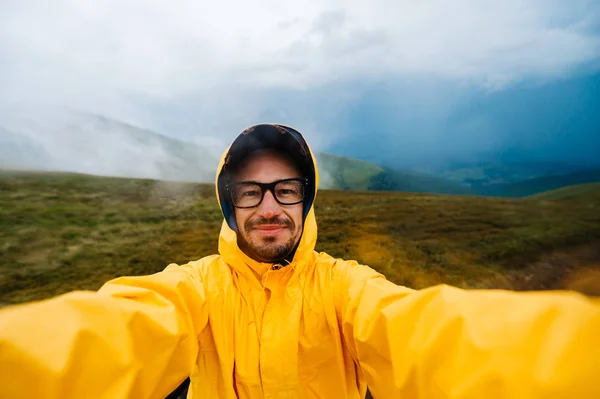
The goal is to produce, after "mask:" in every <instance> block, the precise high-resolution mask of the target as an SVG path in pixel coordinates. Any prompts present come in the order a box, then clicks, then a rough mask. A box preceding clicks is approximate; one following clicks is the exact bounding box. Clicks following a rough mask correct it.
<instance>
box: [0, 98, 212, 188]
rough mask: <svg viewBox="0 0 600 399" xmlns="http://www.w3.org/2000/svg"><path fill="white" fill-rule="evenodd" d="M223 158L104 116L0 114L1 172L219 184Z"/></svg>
mask: <svg viewBox="0 0 600 399" xmlns="http://www.w3.org/2000/svg"><path fill="white" fill-rule="evenodd" d="M219 156H220V154H217V153H216V152H214V151H208V150H207V149H206V148H204V147H201V146H199V145H196V144H192V143H186V142H182V141H179V140H176V139H172V138H170V137H167V136H163V135H161V134H158V133H155V132H153V131H150V130H146V129H142V128H139V127H135V126H132V125H129V124H127V123H123V122H120V121H116V120H113V119H109V118H106V117H103V116H99V115H95V114H89V113H83V112H75V111H69V110H65V109H62V108H61V109H59V108H48V107H44V108H31V107H28V108H12V109H6V108H4V109H0V167H1V168H9V169H37V170H53V171H70V172H80V173H88V174H96V175H107V176H119V177H139V178H155V179H162V180H179V181H200V182H202V181H208V182H212V181H214V173H215V169H216V167H217V165H218V159H219Z"/></svg>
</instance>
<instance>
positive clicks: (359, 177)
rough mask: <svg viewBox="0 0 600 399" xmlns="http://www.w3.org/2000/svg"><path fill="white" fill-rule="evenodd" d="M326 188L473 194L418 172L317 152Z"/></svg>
mask: <svg viewBox="0 0 600 399" xmlns="http://www.w3.org/2000/svg"><path fill="white" fill-rule="evenodd" d="M317 162H318V164H319V169H320V170H321V169H322V170H323V172H322V173H321V176H322V180H323V184H322V186H323V188H330V189H341V190H376V191H405V192H420V193H436V194H471V190H469V188H468V187H466V186H464V185H461V184H458V183H456V182H452V181H449V180H447V179H443V178H439V177H434V176H428V175H425V174H421V173H416V172H404V171H396V170H393V169H390V168H384V167H381V166H378V165H375V164H372V163H369V162H365V161H361V160H358V159H354V158H349V157H344V156H337V155H333V154H330V153H320V154H318V155H317Z"/></svg>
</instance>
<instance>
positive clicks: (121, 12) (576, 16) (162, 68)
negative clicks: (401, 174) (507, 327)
mask: <svg viewBox="0 0 600 399" xmlns="http://www.w3.org/2000/svg"><path fill="white" fill-rule="evenodd" d="M598 71H600V2H598V1H597V0H593V1H592V0H590V1H587V0H570V1H564V0H562V1H558V0H504V1H499V2H487V1H479V0H455V1H434V0H430V1H419V2H416V1H408V0H370V1H369V2H366V1H358V0H350V1H338V0H319V1H314V0H307V1H303V2H297V1H295V2H288V1H274V0H261V1H253V2H248V1H241V0H238V1H229V0H224V1H220V2H201V1H195V0H170V1H150V0H103V1H93V2H92V1H83V0H53V1H51V2H49V1H42V0H39V1H32V0H3V1H2V2H0V103H14V102H17V103H19V102H31V101H35V102H48V103H52V104H59V105H66V106H70V107H75V108H78V109H82V110H87V111H92V112H97V113H100V114H104V115H106V116H109V117H112V118H116V119H119V120H123V121H125V122H129V123H132V124H136V125H139V126H143V127H146V128H150V129H154V130H156V131H159V132H161V133H163V134H166V135H170V136H173V137H177V138H181V139H185V140H190V141H195V142H199V143H202V142H203V141H210V142H211V143H214V142H215V141H217V142H218V141H223V142H227V141H228V140H230V139H231V138H233V137H234V136H235V135H236V134H237V133H238V132H239V131H240V130H241V129H243V128H244V127H246V126H248V125H251V124H254V123H260V122H278V123H285V124H289V125H292V126H294V127H297V128H298V129H299V130H301V131H303V132H304V133H305V135H306V136H307V137H308V138H309V140H310V141H311V143H312V144H313V146H314V147H316V148H318V149H325V150H330V151H332V152H336V150H339V151H338V152H344V153H347V154H348V155H353V156H358V157H361V158H364V159H369V160H380V161H382V162H388V163H389V162H393V161H394V160H397V159H398V157H399V155H398V154H399V153H401V154H403V155H404V158H403V159H406V160H409V161H410V162H417V161H418V160H419V159H422V160H431V159H440V158H444V157H450V158H452V157H454V158H456V157H462V156H470V155H473V154H488V153H489V152H490V151H492V150H494V149H499V148H500V149H503V150H504V151H513V152H514V151H517V152H518V153H519V154H521V155H522V154H525V155H524V156H527V154H537V156H538V157H540V158H544V157H546V158H548V157H550V158H552V157H555V158H556V157H558V158H561V157H564V154H562V155H561V152H564V151H563V150H564V149H565V145H566V144H565V143H568V146H567V147H568V151H567V152H568V154H570V155H569V157H567V158H568V159H575V158H581V157H583V158H586V159H592V158H594V156H595V155H594V152H595V151H596V150H600V139H598V136H599V135H600V117H599V116H597V115H595V114H597V113H598V112H593V110H594V109H598V108H596V106H598V107H600V94H599V93H600V83H599V79H598V76H599V75H598ZM553 99H554V100H553ZM565 108H566V109H565ZM549 117H551V118H550V120H549ZM552 118H554V119H552ZM569 121H570V122H569ZM572 126H576V131H575V130H574V133H573V134H574V135H573V134H571V133H570V131H568V130H569V129H574V128H572ZM364 137H371V139H368V140H366V139H365V138H364ZM569 137H571V138H569ZM590 143H591V144H590ZM519 151H521V152H519ZM573 154H575V155H573ZM582 154H583V155H582Z"/></svg>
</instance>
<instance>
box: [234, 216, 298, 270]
mask: <svg viewBox="0 0 600 399" xmlns="http://www.w3.org/2000/svg"><path fill="white" fill-rule="evenodd" d="M263 224H276V225H280V226H282V227H283V228H285V229H287V230H289V231H290V233H291V237H290V239H289V240H288V241H286V242H283V243H281V242H279V243H278V242H277V240H278V238H277V237H270V236H267V237H262V238H259V239H254V238H253V237H251V236H250V234H249V233H250V232H251V231H252V229H254V228H255V227H256V226H260V225H263ZM295 231H296V226H295V224H294V222H293V221H292V220H291V219H287V218H286V219H283V218H272V219H266V218H256V219H249V220H248V221H247V222H246V223H245V225H244V232H241V233H238V245H239V247H240V249H241V250H242V251H243V252H244V253H245V254H246V255H248V256H249V257H251V258H252V259H254V260H257V261H260V262H275V261H279V260H282V259H284V258H286V257H287V256H288V255H289V254H290V253H291V252H292V251H293V249H294V248H295V246H296V243H297V241H298V237H297V234H294V232H295Z"/></svg>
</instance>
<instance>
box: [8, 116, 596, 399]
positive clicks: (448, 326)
mask: <svg viewBox="0 0 600 399" xmlns="http://www.w3.org/2000/svg"><path fill="white" fill-rule="evenodd" d="M318 178H319V175H318V170H317V166H316V163H315V162H314V158H313V155H312V153H311V151H310V149H309V148H308V146H307V145H306V143H305V141H304V139H303V137H302V136H301V135H300V133H298V132H297V131H295V130H293V129H291V128H289V127H285V126H280V125H258V126H254V127H251V128H249V129H247V130H245V131H244V132H243V133H242V134H241V135H240V136H239V137H238V138H237V139H236V140H235V141H234V142H233V143H232V145H231V147H230V148H229V149H228V150H227V151H225V153H224V155H223V158H222V159H221V163H220V165H219V168H218V171H217V177H216V192H217V197H218V200H219V203H220V205H221V209H222V211H223V216H224V222H223V226H222V230H221V233H220V236H219V254H218V255H212V256H208V257H205V258H203V259H200V260H198V261H194V262H190V263H188V264H186V265H182V266H178V265H175V264H171V265H169V266H168V267H167V268H166V269H165V270H164V271H163V272H160V273H157V274H154V275H150V276H138V277H122V278H117V279H115V280H112V281H110V282H108V283H106V284H105V285H104V286H103V287H102V288H101V289H100V290H99V291H98V292H75V293H70V294H66V295H63V296H60V297H57V298H54V299H51V300H47V301H42V302H38V303H33V304H26V305H21V306H15V307H11V308H7V309H5V310H3V311H1V312H0V370H1V371H0V397H2V398H71V397H72V398H164V397H165V396H167V395H168V394H169V392H171V391H172V390H173V389H174V388H175V387H177V386H178V385H179V384H180V383H181V382H182V381H183V380H184V379H186V378H187V377H188V376H189V377H190V380H191V384H190V390H189V394H188V397H191V398H244V399H250V398H252V399H254V398H289V399H291V398H353V399H357V398H362V397H364V395H365V392H366V389H367V386H368V387H369V389H370V391H371V392H372V394H373V396H374V397H375V398H450V397H451V398H480V397H486V398H598V397H600V381H599V379H598V376H599V374H598V370H599V366H600V360H599V359H600V349H599V348H600V346H599V345H598V338H599V337H600V305H599V304H598V302H596V301H593V300H591V299H588V298H585V297H583V296H581V295H578V294H576V293H567V292H562V293H558V292H555V293H514V292H506V291H492V290H482V291H464V290H460V289H456V288H452V287H448V286H444V285H442V286H436V287H431V288H428V289H424V290H420V291H416V290H412V289H409V288H406V287H401V286H397V285H395V284H392V283H391V282H389V281H387V280H386V279H385V278H384V277H383V276H382V275H381V274H379V273H377V272H375V271H374V270H373V269H371V268H369V267H367V266H363V265H360V264H358V263H357V262H355V261H344V260H340V259H334V258H332V257H330V256H329V255H327V254H324V253H317V252H315V251H314V246H315V242H316V239H317V225H316V219H315V214H314V210H313V203H314V200H315V196H316V193H317V187H318ZM343 211H344V210H343V209H340V212H343Z"/></svg>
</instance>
